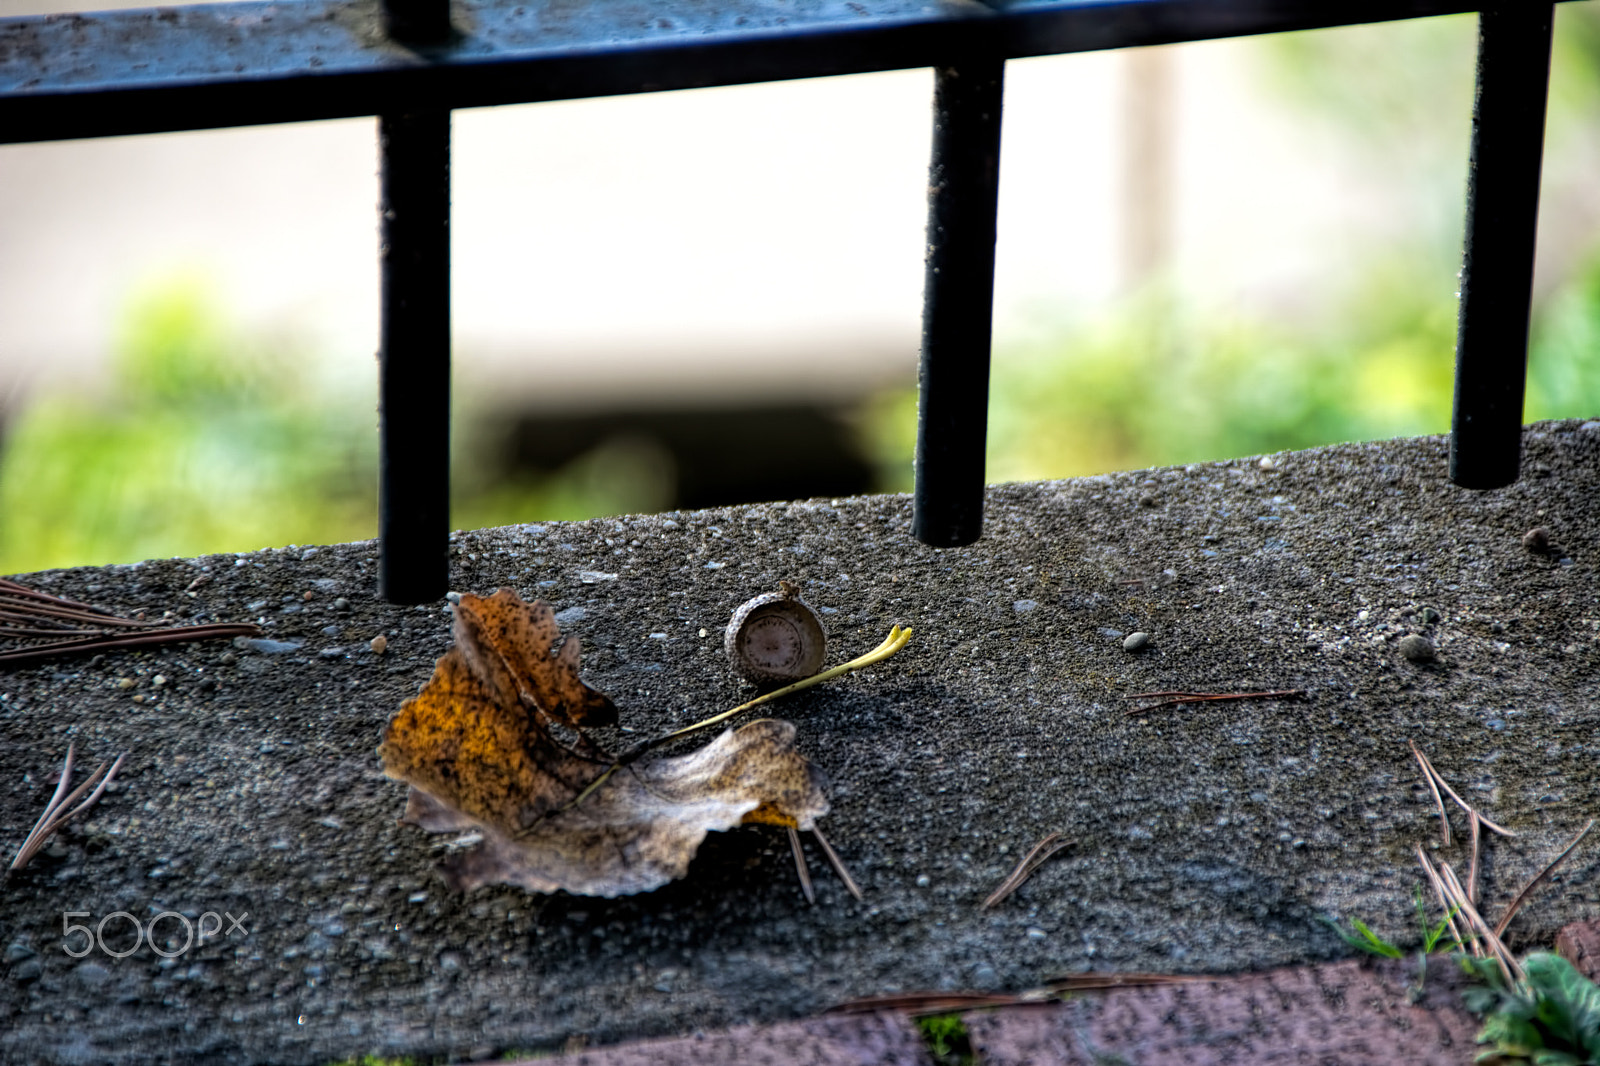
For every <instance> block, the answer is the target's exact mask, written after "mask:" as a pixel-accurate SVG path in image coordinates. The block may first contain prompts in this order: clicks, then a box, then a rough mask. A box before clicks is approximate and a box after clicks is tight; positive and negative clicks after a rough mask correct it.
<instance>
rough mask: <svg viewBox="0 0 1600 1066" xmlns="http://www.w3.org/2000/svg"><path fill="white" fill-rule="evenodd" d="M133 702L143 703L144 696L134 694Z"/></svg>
mask: <svg viewBox="0 0 1600 1066" xmlns="http://www.w3.org/2000/svg"><path fill="white" fill-rule="evenodd" d="M133 702H134V703H143V702H144V697H143V696H142V695H138V694H135V695H134V697H133Z"/></svg>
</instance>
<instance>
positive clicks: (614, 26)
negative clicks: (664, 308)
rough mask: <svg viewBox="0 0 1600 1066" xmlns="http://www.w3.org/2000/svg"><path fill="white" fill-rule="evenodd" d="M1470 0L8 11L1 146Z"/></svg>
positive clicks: (502, 99) (1288, 26)
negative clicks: (392, 22) (414, 19)
mask: <svg viewBox="0 0 1600 1066" xmlns="http://www.w3.org/2000/svg"><path fill="white" fill-rule="evenodd" d="M1480 6H1481V5H1480V4H1473V3H1462V2H1459V0H1014V2H1009V3H1007V2H995V3H993V4H983V3H978V2H976V0H594V2H581V0H580V2H574V0H533V2H523V0H458V2H457V3H455V4H454V5H453V6H452V7H451V17H450V25H451V33H450V35H449V37H448V38H447V39H446V40H444V41H443V42H442V43H439V44H432V45H415V44H413V45H407V44H403V43H400V42H399V41H397V40H396V39H394V38H392V37H390V36H389V35H388V34H387V33H385V28H386V21H385V18H384V14H383V11H382V9H381V8H380V5H379V4H378V3H377V2H376V0H273V2H260V0H249V2H242V3H221V4H202V5H196V6H192V7H167V8H149V9H141V10H132V11H110V12H100V13H86V14H73V15H45V16H35V17H28V18H14V19H0V143H16V142H24V141H47V140H60V139H66V138H75V137H99V136H110V135H122V134H136V133H157V132H162V131H167V130H189V129H206V128H213V127H221V126H249V125H260V124H265V123H274V122H297V121H305V120H311V119H328V118H348V117H352V116H359V115H377V114H390V113H410V112H413V111H424V110H440V109H453V108H462V107H478V106H486V105H493V104H511V103H528V102H533V101H540V100H559V99H573V98H577V97H588V96H611V95H620V94H624V93H637V92H652V91H658V90H663V89H685V88H693V87H698V86H707V85H728V84H740V83H748V82H761V81H778V80H784V79H790V78H810V77H819V76H823V75H833V74H852V73H861V72H866V71H876V70H893V69H903V68H908V67H924V66H948V65H953V64H956V63H959V62H960V61H961V60H963V59H964V58H966V57H969V56H971V55H974V54H980V55H985V56H990V57H994V58H999V59H1009V58H1017V57H1022V56H1035V55H1051V54H1057V53H1063V52H1081V51H1092V50H1096V49H1105V48H1122V47H1127V46H1133V45H1150V44H1164V43H1170V42H1175V41H1191V40H1201V39H1207V38H1215V37H1236V36H1243V35H1247V34H1258V33H1274V32H1279V31H1284V30H1299V29H1311V28H1316V27H1321V26H1332V25H1344V24H1350V23H1357V22H1377V21H1384V20H1389V19H1403V18H1414V17H1417V16H1422V15H1439V14H1447V13H1452V12H1460V11H1472V10H1476V9H1477V8H1478V7H1480Z"/></svg>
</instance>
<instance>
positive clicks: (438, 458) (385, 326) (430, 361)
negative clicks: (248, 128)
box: [378, 111, 450, 603]
mask: <svg viewBox="0 0 1600 1066" xmlns="http://www.w3.org/2000/svg"><path fill="white" fill-rule="evenodd" d="M378 142H379V146H380V147H379V151H380V154H381V155H382V200H381V204H380V212H381V215H382V226H381V230H382V249H381V252H380V260H381V264H382V285H383V312H382V314H383V321H382V325H381V342H380V349H379V354H378V360H379V386H378V391H379V397H378V409H379V431H378V432H379V456H378V594H379V595H380V596H382V597H383V598H384V599H386V600H388V601H390V602H391V603H425V602H427V601H429V600H436V599H438V598H440V597H441V596H443V595H444V593H445V590H446V588H447V586H448V584H449V568H450V560H449V537H450V112H449V111H418V112H415V113H412V114H403V115H382V116H380V117H379V119H378Z"/></svg>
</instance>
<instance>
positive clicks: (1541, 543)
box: [1522, 526, 1550, 555]
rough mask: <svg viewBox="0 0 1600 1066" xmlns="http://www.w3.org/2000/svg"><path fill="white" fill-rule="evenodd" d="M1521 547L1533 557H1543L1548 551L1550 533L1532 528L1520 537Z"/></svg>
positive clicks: (1539, 528)
mask: <svg viewBox="0 0 1600 1066" xmlns="http://www.w3.org/2000/svg"><path fill="white" fill-rule="evenodd" d="M1522 546H1523V547H1524V548H1526V549H1527V550H1528V551H1530V552H1533V553H1534V554H1535V555H1543V554H1544V553H1545V552H1547V551H1549V550H1550V531H1549V530H1548V529H1546V528H1544V527H1543V526H1534V527H1533V528H1532V529H1530V530H1528V531H1527V532H1526V533H1524V534H1523V535H1522Z"/></svg>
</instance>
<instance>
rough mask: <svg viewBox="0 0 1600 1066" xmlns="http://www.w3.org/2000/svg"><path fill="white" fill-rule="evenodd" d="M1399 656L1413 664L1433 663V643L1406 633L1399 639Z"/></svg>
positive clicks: (1425, 638)
mask: <svg viewBox="0 0 1600 1066" xmlns="http://www.w3.org/2000/svg"><path fill="white" fill-rule="evenodd" d="M1400 654H1401V655H1404V656H1405V657H1406V658H1407V659H1410V660H1411V661H1412V662H1414V663H1431V662H1433V657H1434V651H1433V641H1431V640H1429V639H1428V638H1427V637H1423V636H1418V635H1417V634H1415V633H1408V634H1406V635H1405V636H1403V637H1401V638H1400Z"/></svg>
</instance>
